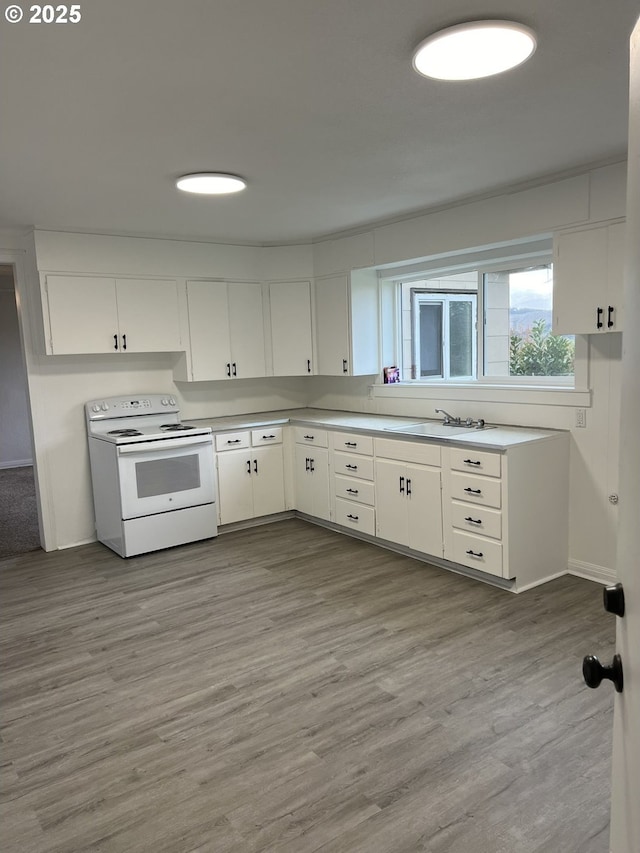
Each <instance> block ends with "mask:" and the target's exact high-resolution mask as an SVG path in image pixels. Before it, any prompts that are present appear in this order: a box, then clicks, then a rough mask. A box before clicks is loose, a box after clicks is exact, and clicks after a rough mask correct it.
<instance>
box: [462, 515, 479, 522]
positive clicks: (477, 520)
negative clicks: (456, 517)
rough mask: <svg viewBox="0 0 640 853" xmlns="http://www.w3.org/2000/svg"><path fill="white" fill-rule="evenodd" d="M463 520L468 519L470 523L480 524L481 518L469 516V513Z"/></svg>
mask: <svg viewBox="0 0 640 853" xmlns="http://www.w3.org/2000/svg"><path fill="white" fill-rule="evenodd" d="M465 521H470V522H471V524H482V519H481V518H471V516H470V515H467V516H466V517H465Z"/></svg>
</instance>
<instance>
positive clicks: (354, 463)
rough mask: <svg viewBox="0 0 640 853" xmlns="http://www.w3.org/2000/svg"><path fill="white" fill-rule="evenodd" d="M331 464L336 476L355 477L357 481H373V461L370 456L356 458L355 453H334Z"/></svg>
mask: <svg viewBox="0 0 640 853" xmlns="http://www.w3.org/2000/svg"><path fill="white" fill-rule="evenodd" d="M333 464H334V468H335V473H336V474H344V475H345V476H347V477H357V478H358V479H359V480H360V479H361V480H373V459H372V458H371V456H357V455H356V454H355V453H334V454H333Z"/></svg>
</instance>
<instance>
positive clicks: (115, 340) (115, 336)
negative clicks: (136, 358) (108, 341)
mask: <svg viewBox="0 0 640 853" xmlns="http://www.w3.org/2000/svg"><path fill="white" fill-rule="evenodd" d="M113 348H114V349H118V336H117V335H114V336H113Z"/></svg>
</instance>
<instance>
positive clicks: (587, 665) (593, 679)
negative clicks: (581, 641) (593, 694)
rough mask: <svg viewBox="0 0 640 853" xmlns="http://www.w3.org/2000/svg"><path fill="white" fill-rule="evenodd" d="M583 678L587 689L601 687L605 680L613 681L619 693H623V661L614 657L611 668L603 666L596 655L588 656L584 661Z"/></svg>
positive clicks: (618, 656)
mask: <svg viewBox="0 0 640 853" xmlns="http://www.w3.org/2000/svg"><path fill="white" fill-rule="evenodd" d="M582 676H583V678H584V680H585V684H586V685H587V687H593V688H595V687H600V684H601V683H602V681H603V679H608V680H609V681H613V684H614V687H615V688H616V692H617V693H622V686H623V680H622V659H621V657H620V655H614V656H613V661H612V662H611V666H603V665H602V664H601V663H600V661H599V660H598V658H597V657H596V656H595V655H587V656H586V658H585V659H584V660H583V661H582Z"/></svg>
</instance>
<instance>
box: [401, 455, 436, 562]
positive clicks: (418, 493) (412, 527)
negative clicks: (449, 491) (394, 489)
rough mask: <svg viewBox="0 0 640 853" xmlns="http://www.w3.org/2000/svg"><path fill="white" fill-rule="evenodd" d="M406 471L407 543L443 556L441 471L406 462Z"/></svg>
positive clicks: (434, 554)
mask: <svg viewBox="0 0 640 853" xmlns="http://www.w3.org/2000/svg"><path fill="white" fill-rule="evenodd" d="M406 472H407V486H406V489H407V512H408V518H409V547H410V548H413V549H414V550H415V551H421V552H422V553H424V554H433V556H434V557H442V554H443V536H442V494H441V488H440V481H441V475H440V471H439V470H437V469H433V468H423V467H421V466H420V465H408V466H407V469H406Z"/></svg>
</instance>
